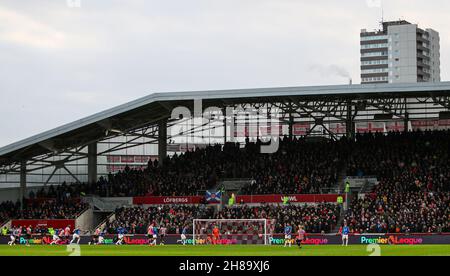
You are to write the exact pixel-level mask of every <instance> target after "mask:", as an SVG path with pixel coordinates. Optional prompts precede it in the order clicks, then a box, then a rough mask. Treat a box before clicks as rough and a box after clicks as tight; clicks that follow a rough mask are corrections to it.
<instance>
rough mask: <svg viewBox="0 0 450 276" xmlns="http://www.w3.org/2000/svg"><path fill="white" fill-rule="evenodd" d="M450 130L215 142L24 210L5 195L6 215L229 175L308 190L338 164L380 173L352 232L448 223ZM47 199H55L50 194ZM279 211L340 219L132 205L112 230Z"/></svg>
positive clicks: (272, 188) (280, 218)
mask: <svg viewBox="0 0 450 276" xmlns="http://www.w3.org/2000/svg"><path fill="white" fill-rule="evenodd" d="M449 138H450V132H449V131H433V132H420V131H415V132H408V133H399V132H392V133H388V134H379V133H377V134H372V133H366V134H358V135H357V136H356V139H355V141H350V140H347V139H345V138H343V139H341V140H338V141H331V140H320V141H314V142H311V141H308V140H306V139H304V138H298V139H297V138H295V139H292V140H290V139H287V138H284V139H283V140H282V141H281V144H280V149H279V151H278V152H277V153H275V154H272V155H265V154H260V153H259V146H260V141H258V142H256V143H251V142H249V141H247V143H246V145H245V147H244V148H240V147H239V145H238V144H232V143H228V144H226V145H225V146H223V147H222V146H221V145H215V146H209V147H206V148H204V149H197V150H195V151H191V152H187V153H185V154H182V155H174V156H173V157H170V158H168V159H167V160H165V165H164V166H163V167H160V166H158V163H157V162H149V164H148V168H146V169H145V170H142V171H141V170H132V169H129V168H126V169H125V170H124V171H122V172H119V173H117V174H115V175H112V174H110V175H109V176H108V177H107V178H100V180H99V181H98V182H97V183H91V184H73V185H67V184H65V183H63V185H60V186H57V187H53V186H50V187H49V188H47V189H42V190H40V191H38V192H37V193H36V194H34V193H32V194H30V195H29V199H28V200H27V204H26V205H25V208H24V210H23V211H21V212H20V211H18V210H19V209H18V205H17V204H14V203H12V202H4V203H2V205H1V207H2V208H1V212H0V221H4V220H6V219H8V218H55V219H57V218H67V217H71V216H74V215H76V214H77V213H78V212H79V211H81V210H82V209H84V208H85V207H86V205H83V204H82V203H81V202H80V201H79V200H78V198H79V196H80V195H83V194H95V195H99V196H114V197H118V196H140V195H167V196H169V195H170V196H176V195H183V196H185V195H193V194H195V193H196V192H197V191H198V190H205V189H208V188H210V187H213V186H215V185H216V184H217V183H218V181H219V180H220V179H223V178H252V179H254V180H255V181H253V184H251V185H250V186H247V187H244V189H243V190H242V191H241V194H271V193H277V194H289V193H296V194H302V193H303V194H308V193H318V192H319V191H320V189H321V188H328V187H331V186H332V185H335V184H336V181H337V174H338V171H339V168H344V170H346V174H347V175H356V176H368V175H374V176H376V177H377V178H378V179H379V180H380V183H379V185H377V186H376V187H375V190H374V191H373V193H371V194H370V195H367V196H366V197H365V198H359V199H358V198H354V199H353V200H352V202H351V205H350V208H349V210H348V211H347V213H346V214H345V219H346V220H347V221H348V222H349V225H350V227H351V229H352V231H353V232H372V233H380V232H394V233H395V232H401V233H404V232H448V231H449V230H450V229H449V215H450V210H449V191H450V185H449V184H448V183H449V180H450V162H449V161H450V160H449V153H450V139H449ZM49 198H51V199H52V200H48V199H49ZM261 217H267V218H275V219H276V220H277V226H276V230H277V231H280V229H281V227H282V225H283V223H285V222H289V223H293V224H295V221H302V222H303V223H304V224H305V227H306V230H307V231H308V232H311V233H320V232H322V231H323V232H330V231H332V230H333V229H334V227H335V226H336V224H337V223H338V221H339V210H338V207H337V206H336V205H325V204H320V205H317V206H288V207H286V206H282V207H280V206H278V207H276V206H263V207H247V206H239V207H234V208H225V209H224V210H223V211H222V212H220V213H217V214H215V213H212V212H211V211H210V210H209V209H208V208H204V207H192V206H191V207H186V206H172V207H170V208H169V207H150V208H147V209H143V208H142V207H136V208H131V209H128V208H127V209H120V210H117V212H116V221H114V222H112V223H111V224H109V225H108V229H109V230H108V231H110V232H111V231H112V232H114V231H115V229H117V227H119V226H122V227H125V228H126V229H127V230H128V231H129V232H130V233H145V229H146V227H147V224H148V223H149V221H155V222H157V223H163V224H167V225H168V228H169V233H171V232H172V233H176V232H177V231H179V228H180V227H182V226H183V225H184V224H186V223H189V221H191V220H192V219H193V218H261Z"/></svg>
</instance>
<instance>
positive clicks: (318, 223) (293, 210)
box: [214, 203, 340, 233]
mask: <svg viewBox="0 0 450 276" xmlns="http://www.w3.org/2000/svg"><path fill="white" fill-rule="evenodd" d="M339 208H340V207H338V206H337V205H336V204H326V203H322V204H317V205H306V204H305V205H287V206H284V205H263V206H248V205H237V206H233V207H226V208H224V209H222V210H221V211H220V212H218V213H217V214H216V215H215V216H214V218H216V219H268V220H270V221H273V224H272V225H271V227H272V231H273V232H274V233H283V229H284V227H285V225H286V224H289V225H291V226H292V227H294V228H296V227H297V226H298V225H302V226H303V227H304V230H305V231H306V232H308V233H329V232H331V231H332V230H333V229H334V228H335V227H336V225H337V223H338V219H339V214H340V209H339Z"/></svg>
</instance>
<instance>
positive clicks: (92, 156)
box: [88, 142, 97, 183]
mask: <svg viewBox="0 0 450 276" xmlns="http://www.w3.org/2000/svg"><path fill="white" fill-rule="evenodd" d="M88 182H89V183H96V182H97V143H96V142H93V143H91V144H89V145H88Z"/></svg>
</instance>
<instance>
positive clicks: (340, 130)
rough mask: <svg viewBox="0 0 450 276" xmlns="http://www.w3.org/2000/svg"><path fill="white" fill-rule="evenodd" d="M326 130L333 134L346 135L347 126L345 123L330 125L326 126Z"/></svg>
mask: <svg viewBox="0 0 450 276" xmlns="http://www.w3.org/2000/svg"><path fill="white" fill-rule="evenodd" d="M328 130H330V131H331V132H332V133H334V134H346V133H347V126H346V125H345V123H330V124H329V125H328Z"/></svg>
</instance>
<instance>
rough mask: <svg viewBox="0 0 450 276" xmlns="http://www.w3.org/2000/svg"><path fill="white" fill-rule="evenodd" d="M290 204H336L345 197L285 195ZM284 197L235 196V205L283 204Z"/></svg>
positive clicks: (334, 195) (333, 195)
mask: <svg viewBox="0 0 450 276" xmlns="http://www.w3.org/2000/svg"><path fill="white" fill-rule="evenodd" d="M287 196H288V197H289V202H290V203H315V202H332V203H336V202H337V198H338V196H342V197H343V198H344V200H345V195H339V194H323V195H317V194H314V195H308V194H302V195H287ZM283 197H284V195H238V196H236V202H237V203H241V202H242V203H246V204H248V203H250V204H251V203H283Z"/></svg>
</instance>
